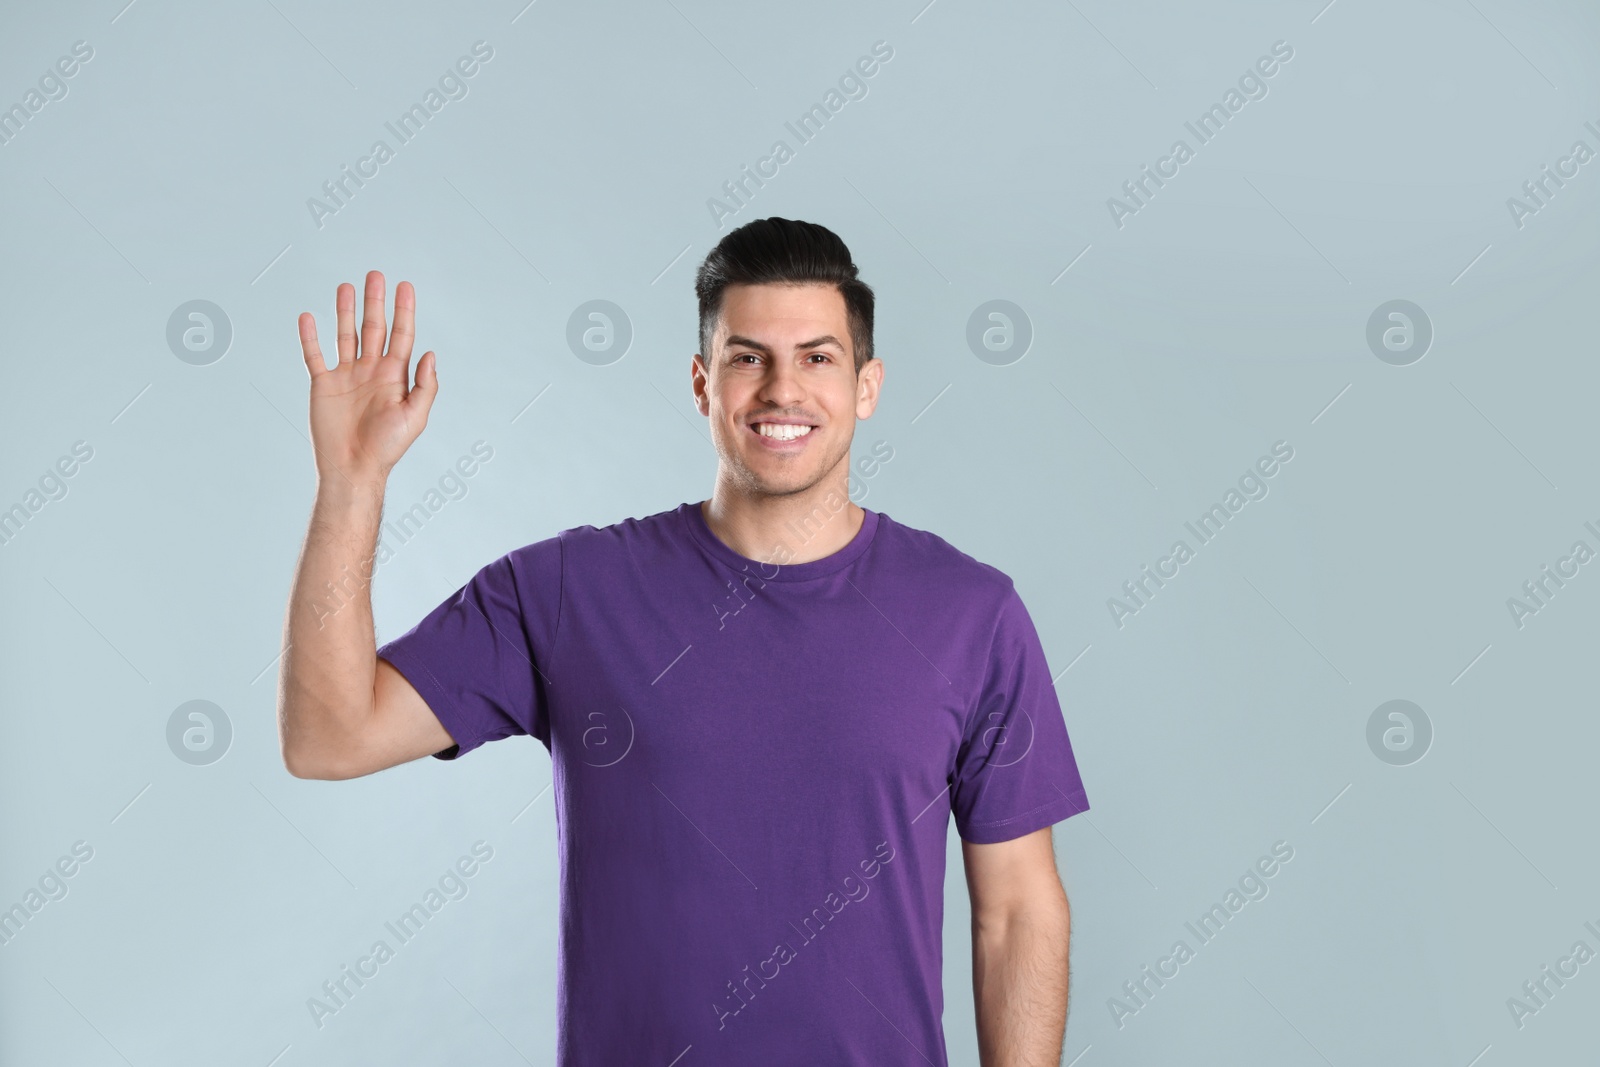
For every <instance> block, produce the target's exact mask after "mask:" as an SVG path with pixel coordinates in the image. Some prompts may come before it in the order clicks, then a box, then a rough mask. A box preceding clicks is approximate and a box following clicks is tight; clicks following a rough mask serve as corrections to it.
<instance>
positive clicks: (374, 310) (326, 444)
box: [299, 271, 439, 487]
mask: <svg viewBox="0 0 1600 1067" xmlns="http://www.w3.org/2000/svg"><path fill="white" fill-rule="evenodd" d="M383 299H384V287H383V275H382V274H380V273H379V272H377V271H369V272H368V273H367V281H366V294H365V296H364V298H363V303H362V313H361V344H360V352H359V354H358V353H357V345H356V317H355V310H356V289H355V286H353V285H351V284H350V283H349V282H341V283H340V285H339V287H338V289H337V290H336V291H335V294H334V306H335V309H336V311H337V315H338V331H339V334H338V346H339V363H338V365H337V366H335V367H333V368H331V369H330V368H329V367H328V366H327V364H326V362H325V361H324V360H323V357H322V347H321V346H320V345H319V344H318V343H317V322H316V319H315V317H313V316H312V314H311V312H309V311H305V312H301V314H300V319H299V324H300V349H301V353H302V355H304V357H305V362H306V370H307V371H309V372H310V374H311V444H312V446H313V448H314V449H315V451H316V464H317V476H318V478H319V479H320V480H322V481H323V482H329V481H334V480H344V481H348V482H350V483H352V484H356V485H374V484H376V485H377V486H380V487H381V485H382V484H383V482H384V481H385V480H387V478H388V475H389V471H390V469H392V468H393V467H394V465H395V464H396V463H398V462H399V461H400V457H401V456H403V455H404V454H405V451H406V449H407V448H410V447H411V442H413V441H415V440H416V439H417V435H418V434H420V433H422V430H423V427H425V426H427V424H428V411H429V409H431V408H432V407H433V398H434V397H435V396H437V395H438V393H439V377H438V374H437V372H436V369H435V366H434V364H435V358H434V354H433V352H431V351H428V352H424V353H423V354H422V358H421V359H420V360H418V361H417V377H416V382H415V384H409V385H408V383H410V382H411V378H410V365H411V345H412V342H413V340H414V339H415V335H414V324H415V318H416V307H417V298H416V292H415V290H414V289H413V288H412V286H411V283H410V282H401V283H400V284H399V286H397V287H396V288H395V291H394V332H393V333H392V334H390V335H389V337H388V343H389V347H388V351H387V352H385V351H384V340H385V332H386V328H387V324H386V320H385V318H384V310H383V308H384V304H383Z"/></svg>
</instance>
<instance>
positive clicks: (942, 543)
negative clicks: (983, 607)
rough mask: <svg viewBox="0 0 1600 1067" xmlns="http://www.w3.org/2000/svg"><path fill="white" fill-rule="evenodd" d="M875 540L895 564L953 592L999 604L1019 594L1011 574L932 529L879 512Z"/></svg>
mask: <svg viewBox="0 0 1600 1067" xmlns="http://www.w3.org/2000/svg"><path fill="white" fill-rule="evenodd" d="M874 540H879V541H880V544H879V545H878V546H876V547H879V548H881V549H882V550H883V552H884V554H885V555H887V556H888V557H889V558H891V559H894V560H895V561H896V566H897V567H900V568H904V569H905V571H906V573H908V574H910V575H914V576H915V577H917V578H918V579H919V580H922V581H926V582H929V583H930V584H937V585H938V586H940V587H941V588H943V589H945V590H947V591H948V592H949V593H950V594H953V595H954V596H956V597H958V598H960V599H964V600H969V601H981V602H984V603H987V604H991V605H994V606H996V607H998V606H999V605H1000V604H1002V603H1004V602H1005V601H1007V600H1008V599H1010V598H1011V597H1013V596H1015V595H1016V590H1015V587H1014V585H1013V584H1012V581H1011V576H1010V575H1009V574H1007V573H1006V572H1005V571H1003V570H1001V569H1000V568H999V567H996V566H994V565H993V564H990V563H985V562H984V561H982V560H980V559H977V558H976V557H974V556H972V555H970V554H969V553H967V552H963V551H962V550H961V549H959V548H957V547H956V546H955V545H953V544H951V543H950V542H949V541H947V540H945V539H944V538H943V537H940V536H939V535H938V534H936V533H933V532H931V531H929V530H922V529H918V528H917V527H915V526H907V525H906V524H905V523H902V522H899V521H897V520H895V519H892V518H890V517H889V516H888V515H887V514H884V513H883V512H879V513H878V531H877V535H876V537H875V538H874Z"/></svg>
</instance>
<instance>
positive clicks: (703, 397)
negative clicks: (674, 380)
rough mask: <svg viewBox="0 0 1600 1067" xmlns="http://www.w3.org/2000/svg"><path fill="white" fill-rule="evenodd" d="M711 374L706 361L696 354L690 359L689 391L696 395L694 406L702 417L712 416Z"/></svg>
mask: <svg viewBox="0 0 1600 1067" xmlns="http://www.w3.org/2000/svg"><path fill="white" fill-rule="evenodd" d="M710 388H711V372H710V369H709V368H708V367H707V366H706V361H705V360H704V359H703V358H702V357H701V355H700V353H698V352H696V353H694V355H692V356H691V357H690V358H689V389H690V391H691V392H692V393H693V394H694V406H695V409H696V410H697V411H699V412H700V414H702V415H706V416H709V415H710V414H711V394H710V392H709V390H710Z"/></svg>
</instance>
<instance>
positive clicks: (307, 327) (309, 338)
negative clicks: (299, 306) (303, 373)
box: [300, 311, 328, 379]
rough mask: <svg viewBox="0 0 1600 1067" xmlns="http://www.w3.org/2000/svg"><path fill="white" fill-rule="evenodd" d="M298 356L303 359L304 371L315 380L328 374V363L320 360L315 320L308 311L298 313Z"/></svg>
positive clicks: (320, 354)
mask: <svg viewBox="0 0 1600 1067" xmlns="http://www.w3.org/2000/svg"><path fill="white" fill-rule="evenodd" d="M300 354H301V355H302V356H304V357H305V361H306V370H308V371H310V372H311V377H312V378H313V379H315V378H316V377H317V376H318V375H319V374H327V373H328V363H327V361H326V360H325V359H323V358H322V346H321V345H319V344H318V343H317V319H316V316H314V315H312V314H311V312H309V311H302V312H301V313H300Z"/></svg>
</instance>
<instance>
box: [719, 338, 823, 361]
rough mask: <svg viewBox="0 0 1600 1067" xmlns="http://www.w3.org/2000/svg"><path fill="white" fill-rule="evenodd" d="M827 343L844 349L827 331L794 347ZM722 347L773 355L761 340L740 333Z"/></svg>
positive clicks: (802, 347) (810, 346) (813, 346)
mask: <svg viewBox="0 0 1600 1067" xmlns="http://www.w3.org/2000/svg"><path fill="white" fill-rule="evenodd" d="M825 345H832V346H833V347H835V348H837V349H838V350H839V351H840V352H843V351H844V345H842V344H840V343H839V339H838V338H837V337H835V336H833V334H831V333H825V334H823V335H822V336H821V337H813V338H812V339H811V340H809V341H805V342H803V343H801V344H797V345H795V346H794V348H795V351H796V352H798V351H800V350H801V349H804V348H822V347H823V346H825ZM722 347H723V348H725V349H727V348H734V347H739V348H754V349H755V350H756V351H758V352H764V353H766V354H767V355H769V356H770V355H772V349H771V348H769V347H768V346H766V345H764V344H762V343H761V342H760V341H757V340H754V339H753V338H749V337H740V336H739V335H738V334H733V335H731V336H730V337H729V338H728V339H727V340H726V341H724V342H722Z"/></svg>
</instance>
